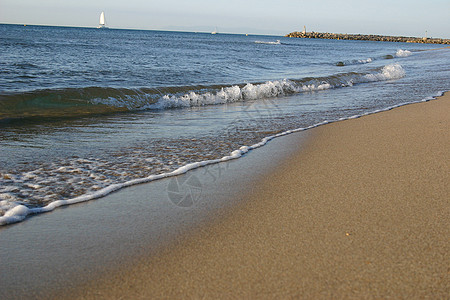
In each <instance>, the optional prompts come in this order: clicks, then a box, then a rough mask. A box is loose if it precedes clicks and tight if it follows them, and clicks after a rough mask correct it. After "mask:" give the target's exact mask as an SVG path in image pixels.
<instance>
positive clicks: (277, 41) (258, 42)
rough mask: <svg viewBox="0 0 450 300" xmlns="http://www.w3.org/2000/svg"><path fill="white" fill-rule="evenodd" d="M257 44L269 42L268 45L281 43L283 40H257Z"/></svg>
mask: <svg viewBox="0 0 450 300" xmlns="http://www.w3.org/2000/svg"><path fill="white" fill-rule="evenodd" d="M255 43H256V44H267V45H280V44H281V41H280V40H276V41H275V42H272V41H255Z"/></svg>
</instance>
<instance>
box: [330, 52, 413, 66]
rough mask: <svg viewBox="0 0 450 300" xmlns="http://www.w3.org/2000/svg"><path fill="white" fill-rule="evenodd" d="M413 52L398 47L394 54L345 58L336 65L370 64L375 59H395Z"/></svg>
mask: <svg viewBox="0 0 450 300" xmlns="http://www.w3.org/2000/svg"><path fill="white" fill-rule="evenodd" d="M411 54H412V52H411V51H409V50H402V49H398V50H397V52H396V53H395V54H394V55H392V54H386V55H383V56H381V57H369V58H365V59H352V60H344V61H339V62H337V63H336V64H335V65H336V66H338V67H344V66H351V65H360V64H368V63H371V62H373V61H375V60H379V59H394V58H396V57H407V56H410V55H411Z"/></svg>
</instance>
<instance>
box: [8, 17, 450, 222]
mask: <svg viewBox="0 0 450 300" xmlns="http://www.w3.org/2000/svg"><path fill="white" fill-rule="evenodd" d="M439 48H441V49H439ZM442 48H443V46H440V45H429V44H412V43H392V42H372V41H342V40H321V39H296V38H286V37H281V36H263V35H244V34H242V35H239V34H214V35H212V34H210V33H193V32H168V31H151V30H145V31H144V30H123V29H103V30H99V29H94V28H73V27H51V26H20V25H7V24H0V153H1V155H0V225H5V224H11V223H15V222H20V221H22V220H24V219H25V218H26V217H27V216H29V215H32V214H37V213H42V212H46V211H51V210H53V209H55V208H57V207H59V206H65V205H70V204H73V203H77V202H83V201H88V200H92V199H96V198H100V197H103V196H105V195H107V194H109V193H112V192H114V191H117V190H119V189H121V188H124V187H127V186H131V185H135V184H139V183H143V182H150V181H153V180H158V179H160V178H165V177H170V176H175V175H178V174H181V173H185V172H188V171H189V170H191V169H194V168H199V167H203V166H206V165H209V164H216V163H221V162H224V161H228V160H231V159H239V157H241V156H242V155H245V154H246V153H248V152H249V151H252V150H253V149H256V148H258V147H262V146H264V145H265V144H266V143H268V142H270V140H272V139H274V138H277V137H278V136H282V135H286V134H290V133H292V132H297V131H302V130H308V129H310V128H313V127H317V126H320V125H322V124H327V123H330V122H334V121H339V120H344V119H349V118H356V117H359V116H363V115H367V114H371V113H375V112H379V111H383V110H387V109H391V108H393V107H397V106H401V105H405V104H408V103H414V102H420V101H427V100H430V99H433V97H436V96H439V95H441V94H442V93H443V91H447V90H450V81H449V79H450V51H449V49H442ZM436 49H437V50H436ZM249 172H251V170H249ZM127 201H132V200H131V199H130V200H127Z"/></svg>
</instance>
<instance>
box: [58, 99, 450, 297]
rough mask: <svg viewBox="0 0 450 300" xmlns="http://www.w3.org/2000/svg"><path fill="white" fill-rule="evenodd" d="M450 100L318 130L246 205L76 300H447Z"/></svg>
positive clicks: (254, 189)
mask: <svg viewBox="0 0 450 300" xmlns="http://www.w3.org/2000/svg"><path fill="white" fill-rule="evenodd" d="M449 128H450V93H447V94H446V95H444V96H443V97H441V98H440V99H438V100H433V101H430V102H426V103H419V104H412V105H407V106H404V107H400V108H397V109H393V110H391V111H387V112H382V113H377V114H374V115H369V116H366V117H362V118H359V119H355V120H349V121H343V122H338V123H332V124H329V125H326V126H321V127H319V128H316V129H313V134H314V136H315V138H314V139H312V141H311V142H310V143H309V145H308V146H307V147H306V150H304V151H302V152H301V153H294V154H293V155H292V157H291V158H290V159H288V160H287V161H285V162H284V163H283V164H281V165H280V166H279V167H278V168H277V169H276V170H274V171H273V173H271V174H268V175H267V177H266V178H265V179H264V180H263V181H261V182H259V183H258V184H257V185H255V186H253V187H251V188H250V189H249V190H250V192H249V193H248V195H245V196H243V198H242V202H241V204H239V205H237V206H236V207H235V208H233V209H232V210H231V211H229V212H227V213H224V215H223V216H222V217H221V218H218V221H215V222H214V223H212V224H210V225H209V226H202V227H201V228H199V229H198V231H196V232H195V233H192V235H190V236H187V237H186V238H184V239H182V240H179V241H178V242H176V243H175V244H174V245H173V247H171V248H170V249H168V250H166V251H164V252H162V253H161V254H159V255H156V256H151V257H143V258H142V259H141V260H140V261H139V263H138V264H136V265H135V266H130V267H129V268H123V269H121V271H120V272H117V273H115V274H110V276H107V277H105V278H99V280H98V281H96V282H91V283H90V284H89V285H88V286H84V287H80V288H79V289H77V291H78V294H76V295H73V294H70V295H65V296H68V297H70V298H72V297H81V298H97V299H98V298H105V299H109V298H115V299H118V298H121V297H123V298H124V299H131V298H133V299H134V298H146V299H150V298H195V299H197V298H207V299H213V298H240V299H245V298H247V299H251V298H301V299H318V298H322V299H330V298H338V299H343V298H345V299H348V298H350V299H351V298H353V299H361V298H388V297H393V298H403V299H411V298H414V299H423V298H426V297H429V298H433V299H445V298H447V299H448V297H449V295H450V256H449V253H450V238H449V237H450V234H449V229H450V187H449V183H450V130H449Z"/></svg>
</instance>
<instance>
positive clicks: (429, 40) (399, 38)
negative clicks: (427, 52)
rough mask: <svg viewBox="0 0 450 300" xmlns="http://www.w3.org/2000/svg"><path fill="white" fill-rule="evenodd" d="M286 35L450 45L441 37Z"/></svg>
mask: <svg viewBox="0 0 450 300" xmlns="http://www.w3.org/2000/svg"><path fill="white" fill-rule="evenodd" d="M286 37H296V38H309V39H329V40H356V41H357V40H360V41H379V42H405V43H422V44H446V45H450V39H440V38H425V37H424V38H419V37H405V36H386V35H374V34H368V35H366V34H343V33H328V32H325V33H323V32H314V31H313V32H299V31H294V32H291V33H289V34H287V35H286Z"/></svg>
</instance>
